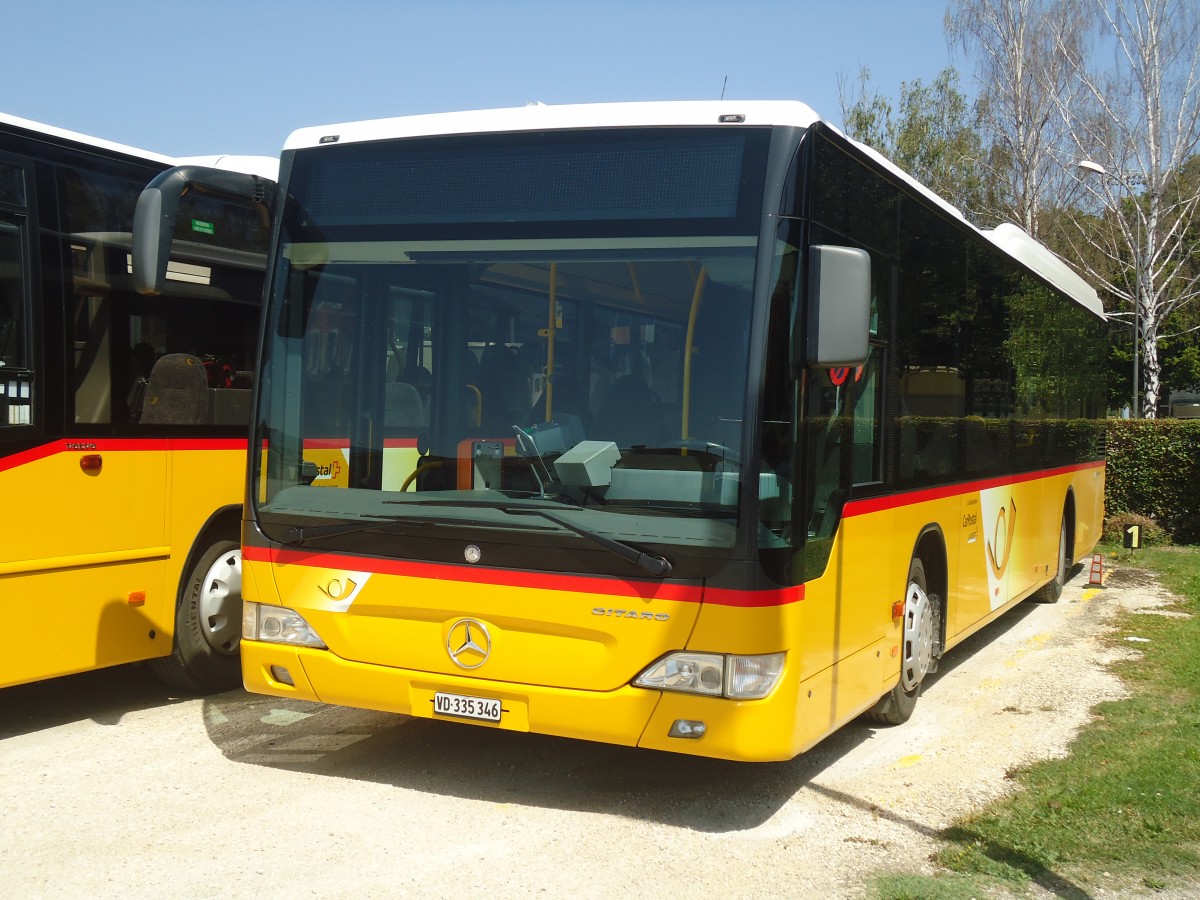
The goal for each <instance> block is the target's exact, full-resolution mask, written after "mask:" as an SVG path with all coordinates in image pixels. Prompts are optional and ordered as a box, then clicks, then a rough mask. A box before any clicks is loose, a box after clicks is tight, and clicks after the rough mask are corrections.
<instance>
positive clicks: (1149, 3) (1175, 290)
mask: <svg viewBox="0 0 1200 900" xmlns="http://www.w3.org/2000/svg"><path fill="white" fill-rule="evenodd" d="M1088 2H1089V3H1091V4H1092V6H1091V9H1092V12H1093V13H1094V16H1095V22H1096V23H1097V25H1098V28H1097V30H1096V31H1095V32H1094V40H1093V41H1092V42H1091V43H1090V44H1084V43H1082V42H1080V41H1078V40H1076V39H1075V38H1076V37H1077V36H1076V35H1073V34H1071V33H1070V32H1069V30H1068V29H1067V27H1066V26H1064V27H1063V28H1062V30H1061V31H1060V34H1059V37H1058V39H1057V40H1056V45H1057V47H1058V50H1059V52H1060V53H1061V55H1062V56H1063V58H1064V60H1065V61H1066V62H1067V64H1068V65H1069V66H1070V67H1071V70H1072V72H1073V79H1072V81H1071V83H1070V85H1069V87H1068V88H1067V89H1065V90H1064V93H1063V95H1062V97H1061V98H1060V100H1061V103H1060V109H1061V111H1062V112H1063V114H1064V115H1063V118H1064V121H1065V122H1066V123H1067V124H1068V126H1069V131H1070V137H1071V141H1072V144H1073V147H1074V149H1075V151H1076V153H1077V154H1078V159H1080V160H1082V161H1086V163H1087V165H1086V166H1085V167H1083V168H1081V169H1080V172H1081V173H1082V177H1081V179H1080V180H1081V183H1082V184H1083V185H1084V186H1085V188H1086V190H1087V191H1088V192H1089V193H1090V195H1091V199H1092V210H1093V212H1095V211H1096V210H1100V211H1102V212H1103V213H1104V215H1105V217H1106V218H1107V219H1108V220H1110V221H1111V223H1112V227H1111V228H1108V229H1096V228H1095V227H1094V222H1095V218H1094V215H1093V216H1092V217H1090V221H1089V217H1086V216H1081V217H1079V218H1078V220H1077V221H1078V222H1079V228H1078V229H1077V231H1076V232H1075V240H1076V241H1077V242H1079V243H1080V244H1087V245H1090V247H1091V248H1092V249H1094V250H1097V251H1099V253H1100V254H1101V256H1102V257H1103V259H1104V261H1105V262H1104V264H1103V265H1096V264H1086V263H1085V269H1086V272H1085V274H1086V275H1087V276H1089V277H1090V278H1091V279H1092V280H1093V281H1094V282H1095V283H1096V284H1097V286H1098V287H1100V288H1102V290H1103V291H1105V292H1107V293H1108V294H1109V295H1110V297H1111V298H1113V299H1114V300H1115V301H1116V305H1117V308H1116V309H1114V310H1113V311H1112V312H1111V313H1110V315H1113V316H1114V317H1115V318H1116V317H1123V318H1124V319H1125V320H1126V321H1128V322H1130V324H1131V325H1132V326H1133V328H1132V329H1131V331H1132V333H1133V334H1134V335H1136V337H1135V339H1134V340H1135V343H1134V347H1135V367H1134V381H1135V384H1136V383H1137V381H1138V379H1139V375H1141V376H1142V377H1141V384H1140V387H1138V388H1137V389H1136V390H1135V393H1136V394H1137V401H1138V407H1140V408H1135V410H1134V415H1139V414H1140V415H1141V416H1143V417H1146V418H1153V417H1154V416H1155V413H1156V410H1157V408H1158V398H1159V388H1160V376H1161V367H1160V363H1159V342H1160V340H1164V339H1169V338H1171V337H1177V335H1170V334H1167V333H1164V331H1163V327H1164V324H1165V323H1166V322H1167V321H1168V319H1169V318H1171V317H1172V314H1174V313H1177V312H1178V311H1180V310H1181V309H1183V308H1184V307H1185V306H1186V305H1188V304H1194V303H1195V301H1196V298H1197V296H1200V273H1198V272H1197V268H1196V265H1195V260H1196V258H1197V255H1198V254H1200V227H1198V225H1200V221H1198V217H1197V212H1198V207H1200V186H1198V185H1197V184H1196V182H1195V181H1193V180H1192V179H1189V178H1184V177H1181V175H1182V174H1183V173H1184V172H1186V171H1187V170H1188V167H1189V164H1190V165H1191V166H1194V165H1195V163H1194V158H1195V157H1196V155H1197V153H1198V152H1200V6H1198V5H1197V4H1196V3H1195V0H1117V2H1108V0H1088ZM1109 53H1111V58H1112V62H1111V63H1110V64H1109V65H1104V64H1103V63H1102V62H1101V60H1102V59H1103V58H1104V57H1105V56H1106V55H1107V54H1109ZM1080 249H1081V250H1082V249H1083V248H1082V247H1081V248H1080ZM1073 255H1074V256H1075V257H1076V258H1078V259H1085V260H1086V259H1087V258H1088V257H1089V256H1090V257H1091V258H1092V259H1095V255H1094V254H1089V253H1086V252H1080V253H1076V254H1073ZM1189 318H1190V317H1188V316H1175V319H1174V320H1175V321H1188V320H1189ZM1136 360H1140V368H1139V367H1138V364H1137V362H1136Z"/></svg>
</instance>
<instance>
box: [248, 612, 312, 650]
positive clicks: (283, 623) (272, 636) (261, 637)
mask: <svg viewBox="0 0 1200 900" xmlns="http://www.w3.org/2000/svg"><path fill="white" fill-rule="evenodd" d="M242 637H243V638H244V639H245V640H247V641H270V642H271V643H273V644H293V645H295V646H300V647H320V648H321V649H324V648H325V642H324V641H322V640H321V637H320V635H318V634H317V633H316V632H315V631H313V630H312V626H310V625H309V624H308V623H307V622H306V621H304V617H303V616H301V615H300V614H299V613H298V612H296V611H295V610H294V609H288V608H287V607H286V606H267V605H265V604H262V603H251V602H250V601H249V600H247V601H245V602H243V603H242Z"/></svg>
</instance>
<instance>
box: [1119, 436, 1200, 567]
mask: <svg viewBox="0 0 1200 900" xmlns="http://www.w3.org/2000/svg"><path fill="white" fill-rule="evenodd" d="M1107 425H1108V428H1107V431H1108V472H1107V479H1106V488H1105V491H1104V511H1105V515H1107V516H1116V515H1121V514H1134V515H1142V516H1147V517H1149V518H1150V519H1153V520H1154V521H1155V522H1157V523H1158V525H1159V526H1160V527H1162V529H1163V530H1164V531H1165V532H1166V533H1167V534H1168V535H1170V537H1171V540H1172V541H1173V542H1174V543H1176V544H1200V419H1141V420H1134V421H1129V420H1125V419H1109V420H1108V423H1107Z"/></svg>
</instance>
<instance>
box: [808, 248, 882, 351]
mask: <svg viewBox="0 0 1200 900" xmlns="http://www.w3.org/2000/svg"><path fill="white" fill-rule="evenodd" d="M799 325H800V320H799V317H797V329H796V334H795V335H794V336H793V346H794V347H795V349H796V350H797V351H800V350H801V349H802V350H803V352H796V353H795V354H794V355H793V357H792V358H793V359H795V360H797V361H799V360H803V361H804V364H806V365H808V366H810V367H812V368H816V369H835V368H840V367H843V366H845V367H849V368H853V367H856V366H861V365H862V364H863V363H865V362H866V361H867V354H868V345H869V341H870V334H871V257H870V255H869V254H868V253H867V252H866V251H865V250H858V249H855V248H853V247H835V246H829V245H823V244H814V245H813V246H811V247H809V248H808V321H807V340H806V341H805V343H804V345H803V347H801V343H800V342H801V337H802V335H801V333H800V328H799Z"/></svg>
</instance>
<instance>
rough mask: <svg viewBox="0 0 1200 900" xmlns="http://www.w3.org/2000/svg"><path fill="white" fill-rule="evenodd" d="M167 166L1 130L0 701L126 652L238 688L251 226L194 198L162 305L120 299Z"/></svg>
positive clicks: (256, 242)
mask: <svg viewBox="0 0 1200 900" xmlns="http://www.w3.org/2000/svg"><path fill="white" fill-rule="evenodd" d="M179 162H180V161H179V160H175V159H170V158H168V157H165V156H160V155H157V154H152V153H147V152H145V151H141V150H137V149H134V148H131V147H125V146H122V145H118V144H113V143H110V142H107V141H101V140H98V139H96V138H91V137H87V136H84V135H80V134H75V133H72V132H68V131H64V130H61V129H57V128H52V127H50V126H46V125H41V124H38V123H35V122H30V121H28V120H24V119H19V118H15V117H11V116H0V496H3V498H4V508H5V525H4V528H3V531H2V534H3V540H0V621H3V623H4V628H5V631H6V633H7V634H8V636H9V641H8V648H7V649H6V651H5V652H4V653H3V655H0V687H3V686H8V685H14V684H20V683H23V682H28V681H34V680H38V679H43V678H49V677H52V676H57V675H66V674H70V673H74V672H82V671H86V670H90V669H96V668H100V667H103V666H111V665H115V664H118V663H127V662H132V661H135V660H152V661H153V668H154V670H155V671H156V672H157V673H158V674H160V675H162V676H163V677H164V678H165V679H166V680H167V681H168V682H169V683H171V684H172V685H174V686H176V687H178V688H182V689H188V690H215V689H223V688H228V687H231V686H236V685H237V684H238V682H239V681H240V670H239V666H238V659H237V643H238V638H239V634H240V628H241V589H240V584H241V551H240V547H239V543H238V529H239V524H240V520H241V501H242V496H243V484H244V470H245V465H246V437H247V434H248V428H249V410H250V383H251V380H252V379H251V375H250V370H251V369H252V368H253V362H254V358H255V344H256V340H257V332H258V327H257V326H258V316H259V311H260V309H261V297H262V293H261V292H262V270H263V266H264V264H265V259H266V256H265V254H266V239H267V237H268V233H267V231H266V229H265V228H264V227H263V225H262V224H261V223H260V222H259V220H258V218H257V216H256V214H255V212H254V210H252V209H247V210H244V211H242V210H239V209H237V208H234V207H228V208H227V207H225V206H223V205H221V204H218V203H215V202H213V201H212V200H205V199H203V198H199V197H197V198H193V199H192V200H189V201H188V203H187V205H186V208H185V210H184V211H185V213H186V214H187V221H186V224H185V225H184V226H183V227H181V229H180V232H179V237H180V240H178V241H176V242H175V248H176V252H175V256H174V257H173V259H172V264H171V267H170V272H169V275H168V277H166V278H165V279H164V288H163V296H161V297H157V298H146V297H142V296H139V295H138V294H137V293H136V292H135V291H134V289H133V282H132V276H131V274H130V273H131V269H130V242H131V233H132V224H133V213H134V208H135V204H136V202H137V199H138V196H139V194H140V192H141V191H142V189H143V188H144V187H145V186H146V183H147V182H148V181H150V180H151V179H152V178H153V177H155V176H156V175H158V174H159V173H161V172H164V171H167V170H171V169H172V168H173V167H174V166H176V165H177V164H178V163H179ZM204 162H205V163H206V164H207V165H209V166H214V165H216V166H230V167H239V168H241V169H243V170H247V169H254V168H255V167H258V168H260V169H261V170H262V174H263V175H264V176H269V175H271V174H272V173H273V172H274V171H275V170H276V168H277V161H275V160H263V159H256V158H222V159H206V160H204ZM168 238H170V235H168Z"/></svg>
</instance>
